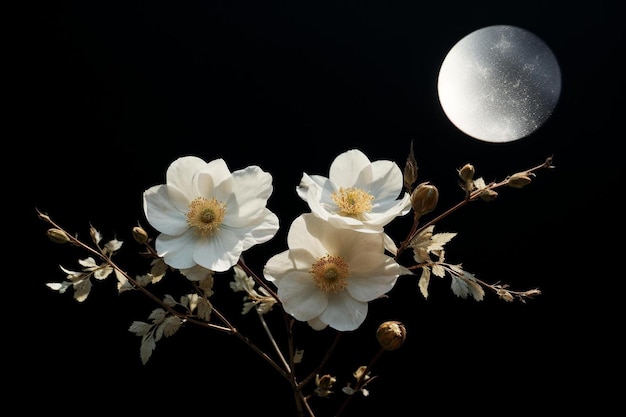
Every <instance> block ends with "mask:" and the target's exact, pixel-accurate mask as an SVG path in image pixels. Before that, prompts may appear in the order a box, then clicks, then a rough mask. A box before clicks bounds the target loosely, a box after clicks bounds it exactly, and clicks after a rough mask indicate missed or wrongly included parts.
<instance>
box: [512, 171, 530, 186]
mask: <svg viewBox="0 0 626 417" xmlns="http://www.w3.org/2000/svg"><path fill="white" fill-rule="evenodd" d="M532 175H533V174H532V173H527V172H518V173H517V174H513V175H511V176H510V177H509V181H508V182H507V185H508V186H509V187H513V188H522V187H525V186H526V185H528V184H530V182H531V181H532V180H531V178H530V177H531V176H532Z"/></svg>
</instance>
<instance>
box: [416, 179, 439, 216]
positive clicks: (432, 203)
mask: <svg viewBox="0 0 626 417" xmlns="http://www.w3.org/2000/svg"><path fill="white" fill-rule="evenodd" d="M438 201H439V190H437V187H435V186H434V185H431V184H428V183H425V182H424V183H421V184H420V185H418V186H417V188H416V189H415V190H413V193H411V206H412V207H413V211H415V215H416V216H422V215H424V214H426V213H430V212H431V211H433V210H434V209H435V207H437V202H438Z"/></svg>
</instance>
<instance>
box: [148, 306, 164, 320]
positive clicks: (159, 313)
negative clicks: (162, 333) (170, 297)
mask: <svg viewBox="0 0 626 417" xmlns="http://www.w3.org/2000/svg"><path fill="white" fill-rule="evenodd" d="M166 314H167V312H166V311H165V310H163V309H162V308H155V309H154V310H152V313H150V316H149V317H148V318H149V319H150V320H152V323H161V322H162V321H163V319H164V318H165V315H166Z"/></svg>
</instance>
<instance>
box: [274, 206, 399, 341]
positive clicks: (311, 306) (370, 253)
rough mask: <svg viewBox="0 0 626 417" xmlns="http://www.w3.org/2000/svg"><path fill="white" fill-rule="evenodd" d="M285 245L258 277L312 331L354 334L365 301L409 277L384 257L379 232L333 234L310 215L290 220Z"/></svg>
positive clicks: (365, 308) (364, 311)
mask: <svg viewBox="0 0 626 417" xmlns="http://www.w3.org/2000/svg"><path fill="white" fill-rule="evenodd" d="M287 243H288V245H289V249H288V250H286V251H284V252H282V253H279V254H277V255H274V256H273V257H271V258H270V259H269V260H268V261H267V263H266V265H265V268H264V270H263V273H264V275H265V278H266V279H267V280H268V281H272V282H274V283H275V284H276V286H277V288H278V298H279V299H280V301H281V302H282V304H283V308H284V310H285V311H286V312H287V313H289V314H291V315H292V316H293V317H295V318H296V319H297V320H300V321H307V322H308V323H309V325H310V326H311V327H312V328H314V329H316V330H321V329H323V328H325V327H326V326H330V327H332V328H334V329H336V330H339V331H349V330H355V329H356V328H358V327H359V326H360V325H361V323H363V321H364V320H365V317H366V315H367V311H368V302H369V301H371V300H374V299H376V298H378V297H380V296H382V295H384V294H386V293H387V292H389V291H390V290H391V289H392V288H393V286H394V285H395V283H396V280H397V278H398V276H400V275H408V274H411V271H409V270H408V269H407V268H405V267H403V266H401V265H399V264H398V263H397V262H396V261H395V260H394V259H393V258H392V257H390V256H387V255H386V254H385V247H384V237H383V234H382V233H360V232H357V231H355V230H352V229H341V228H339V229H338V228H335V227H333V226H332V225H331V224H330V223H328V222H327V221H325V220H323V219H320V218H319V217H317V216H315V215H313V214H312V213H307V214H303V215H301V216H299V217H298V218H296V219H295V220H294V221H293V223H292V224H291V228H290V229H289V232H288V235H287Z"/></svg>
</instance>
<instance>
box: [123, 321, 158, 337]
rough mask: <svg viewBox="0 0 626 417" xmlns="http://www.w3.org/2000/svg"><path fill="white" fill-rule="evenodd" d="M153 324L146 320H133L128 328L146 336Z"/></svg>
mask: <svg viewBox="0 0 626 417" xmlns="http://www.w3.org/2000/svg"><path fill="white" fill-rule="evenodd" d="M152 326H153V324H150V323H146V322H144V321H133V322H132V324H131V325H130V327H129V328H128V331H129V332H132V333H135V334H136V335H137V336H145V335H146V334H148V333H149V332H150V329H151V328H152Z"/></svg>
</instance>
